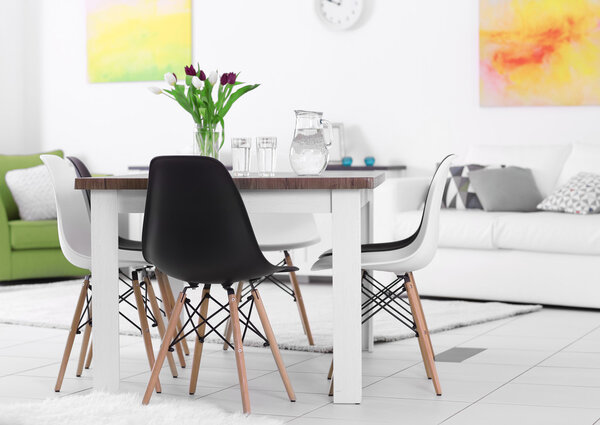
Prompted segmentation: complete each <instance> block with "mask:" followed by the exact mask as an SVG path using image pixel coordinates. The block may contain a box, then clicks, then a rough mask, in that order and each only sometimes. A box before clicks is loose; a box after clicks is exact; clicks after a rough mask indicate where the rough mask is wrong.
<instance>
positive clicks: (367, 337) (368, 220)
mask: <svg viewBox="0 0 600 425" xmlns="http://www.w3.org/2000/svg"><path fill="white" fill-rule="evenodd" d="M367 196H368V200H369V202H368V203H367V204H366V205H364V206H363V207H362V214H361V228H362V243H372V242H373V192H372V191H369V192H367ZM367 271H368V272H369V273H371V274H372V271H371V270H367ZM365 285H367V287H371V285H369V284H368V283H366V284H365ZM366 298H367V297H366V296H364V295H363V296H362V302H364V301H365V300H366ZM362 349H363V350H364V351H368V352H372V351H373V320H369V321H368V322H366V323H364V324H363V325H362Z"/></svg>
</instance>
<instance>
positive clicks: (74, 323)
mask: <svg viewBox="0 0 600 425" xmlns="http://www.w3.org/2000/svg"><path fill="white" fill-rule="evenodd" d="M89 286H90V277H89V276H86V277H85V279H84V280H83V284H82V285H81V290H80V291H79V299H78V300H77V304H76V305H75V312H74V313H73V320H72V321H71V329H70V330H69V335H68V336H67V343H66V345H65V351H64V352H63V357H62V361H61V362H60V369H59V370H58V377H57V378H56V384H55V385H54V391H56V392H59V391H60V388H61V387H62V383H63V380H64V378H65V372H66V371H67V364H68V363H69V357H70V356H71V350H72V349H73V342H74V341H75V335H77V328H78V327H79V319H80V318H81V312H82V311H83V304H84V303H85V300H86V296H87V291H88V288H89Z"/></svg>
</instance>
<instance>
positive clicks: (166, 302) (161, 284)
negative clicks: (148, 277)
mask: <svg viewBox="0 0 600 425" xmlns="http://www.w3.org/2000/svg"><path fill="white" fill-rule="evenodd" d="M154 273H156V279H157V280H158V289H159V290H160V296H161V297H162V300H163V306H164V307H165V311H166V312H167V316H169V318H170V317H172V316H173V315H172V313H173V304H171V298H170V296H169V294H172V291H171V285H170V284H169V282H168V281H165V278H166V275H165V274H164V273H163V272H161V271H160V270H158V269H155V270H154ZM175 325H177V321H176V322H175ZM175 352H176V353H177V358H178V359H179V365H180V366H181V367H182V368H185V357H184V356H183V348H182V347H181V344H175Z"/></svg>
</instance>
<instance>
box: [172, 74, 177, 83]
mask: <svg viewBox="0 0 600 425" xmlns="http://www.w3.org/2000/svg"><path fill="white" fill-rule="evenodd" d="M172 74H173V77H175V81H177V75H175V73H174V72H173V73H172Z"/></svg>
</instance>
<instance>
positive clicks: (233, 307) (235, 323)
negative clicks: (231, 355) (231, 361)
mask: <svg viewBox="0 0 600 425" xmlns="http://www.w3.org/2000/svg"><path fill="white" fill-rule="evenodd" d="M227 298H228V300H229V311H230V314H231V327H232V329H233V346H234V348H235V362H236V365H237V371H238V379H239V381H240V391H241V393H242V407H243V409H244V413H250V394H248V377H247V375H246V362H245V360H244V346H243V344H242V331H241V329H240V316H239V314H238V303H237V299H236V296H235V294H234V292H233V289H231V287H229V288H228V289H227Z"/></svg>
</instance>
